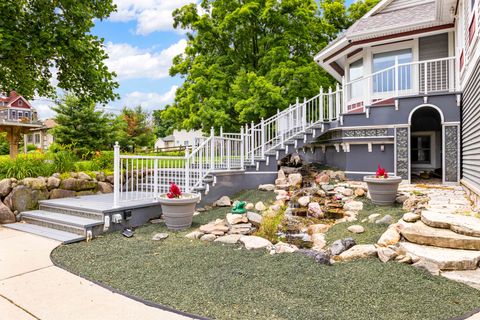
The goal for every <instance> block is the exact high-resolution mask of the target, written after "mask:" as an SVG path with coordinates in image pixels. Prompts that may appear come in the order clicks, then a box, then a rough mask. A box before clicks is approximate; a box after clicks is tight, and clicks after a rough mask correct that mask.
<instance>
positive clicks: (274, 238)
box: [256, 207, 285, 243]
mask: <svg viewBox="0 0 480 320" xmlns="http://www.w3.org/2000/svg"><path fill="white" fill-rule="evenodd" d="M284 216H285V208H284V207H282V208H281V209H280V211H278V212H277V213H275V212H269V213H267V214H266V215H264V216H263V219H262V223H261V224H260V227H259V228H258V231H257V233H256V235H257V236H259V237H262V238H265V239H268V240H269V241H270V242H272V243H277V242H278V231H279V226H280V225H281V223H282V221H283V217H284Z"/></svg>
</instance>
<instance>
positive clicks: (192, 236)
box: [185, 230, 204, 239]
mask: <svg viewBox="0 0 480 320" xmlns="http://www.w3.org/2000/svg"><path fill="white" fill-rule="evenodd" d="M203 235H204V233H203V232H201V231H198V230H197V231H193V232H190V233H189V234H187V235H186V236H185V238H188V239H200V238H201V237H202V236H203Z"/></svg>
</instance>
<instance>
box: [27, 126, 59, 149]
mask: <svg viewBox="0 0 480 320" xmlns="http://www.w3.org/2000/svg"><path fill="white" fill-rule="evenodd" d="M56 125H57V123H56V122H55V120H53V119H47V120H45V121H43V124H42V127H41V128H35V129H31V130H30V131H31V133H28V134H26V135H25V137H24V140H23V141H24V143H25V148H26V145H27V144H33V145H35V146H36V147H37V149H40V150H48V148H50V145H51V144H52V143H54V142H55V137H54V136H53V135H52V132H51V129H52V128H54V127H55V126H56Z"/></svg>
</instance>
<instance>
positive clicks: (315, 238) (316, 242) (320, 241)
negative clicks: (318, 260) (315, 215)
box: [311, 233, 327, 251]
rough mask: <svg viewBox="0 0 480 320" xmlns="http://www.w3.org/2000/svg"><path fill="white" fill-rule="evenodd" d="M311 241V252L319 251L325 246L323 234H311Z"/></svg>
mask: <svg viewBox="0 0 480 320" xmlns="http://www.w3.org/2000/svg"><path fill="white" fill-rule="evenodd" d="M311 240H312V242H313V246H312V250H316V251H320V250H322V249H323V248H325V246H326V245H327V241H326V240H325V235H324V234H323V233H314V234H312V235H311Z"/></svg>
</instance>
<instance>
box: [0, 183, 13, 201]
mask: <svg viewBox="0 0 480 320" xmlns="http://www.w3.org/2000/svg"><path fill="white" fill-rule="evenodd" d="M10 191H12V179H2V180H0V195H1V196H2V197H5V196H7V195H8V194H9V193H10Z"/></svg>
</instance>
